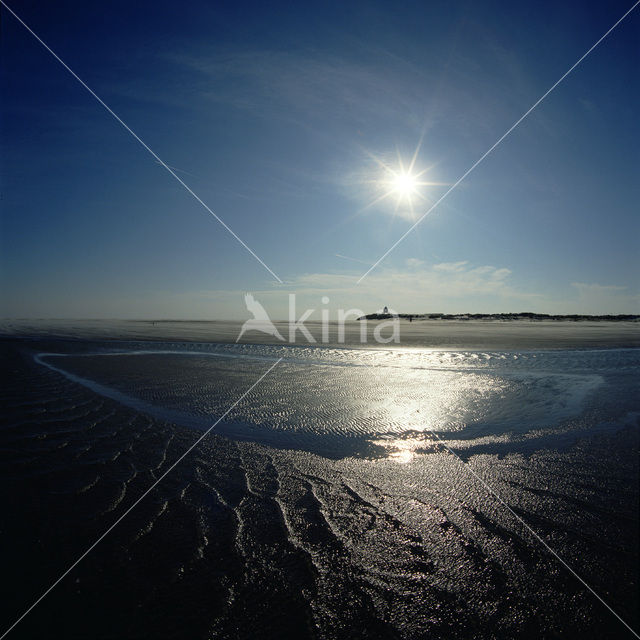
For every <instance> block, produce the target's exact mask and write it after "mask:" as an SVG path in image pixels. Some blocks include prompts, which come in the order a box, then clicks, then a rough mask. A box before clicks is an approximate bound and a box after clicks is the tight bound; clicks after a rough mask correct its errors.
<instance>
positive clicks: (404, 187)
mask: <svg viewBox="0 0 640 640" xmlns="http://www.w3.org/2000/svg"><path fill="white" fill-rule="evenodd" d="M421 145H422V139H420V141H419V142H418V145H417V147H416V150H415V151H414V153H413V155H412V156H410V157H409V158H407V157H404V158H403V156H402V155H401V153H400V151H399V150H398V149H396V157H395V158H393V157H392V156H391V154H386V155H378V154H374V153H371V152H368V151H366V153H367V155H368V156H369V158H370V159H371V160H373V161H374V163H375V164H376V165H377V168H376V169H374V170H373V171H372V172H371V174H369V175H370V178H369V179H367V180H366V181H365V182H366V184H369V185H371V186H372V187H373V190H374V194H375V196H374V198H373V200H371V201H370V202H369V203H368V204H367V205H366V206H365V207H364V209H369V208H371V207H377V206H379V205H380V204H381V203H382V202H385V201H386V203H389V204H391V208H390V209H391V211H392V212H393V215H394V216H395V215H399V216H401V217H404V218H407V219H410V220H413V219H415V217H416V215H417V212H416V205H418V206H419V205H420V203H421V202H424V201H428V200H429V192H431V191H432V189H433V187H440V186H442V185H444V184H445V183H443V182H432V181H430V180H426V179H425V178H427V175H426V174H428V173H430V172H431V170H432V169H433V167H434V166H435V165H431V166H429V167H426V168H423V169H418V167H417V164H418V155H419V153H420V148H421Z"/></svg>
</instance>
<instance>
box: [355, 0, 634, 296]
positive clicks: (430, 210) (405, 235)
mask: <svg viewBox="0 0 640 640" xmlns="http://www.w3.org/2000/svg"><path fill="white" fill-rule="evenodd" d="M639 4H640V0H638V1H637V2H636V3H635V4H634V5H633V6H632V7H631V9H629V10H628V11H627V12H626V13H625V14H624V15H623V16H622V17H621V18H620V19H619V20H618V21H617V22H616V23H615V24H614V25H613V26H612V27H610V28H609V30H608V31H607V32H606V33H605V34H604V35H603V36H601V37H600V39H599V40H598V41H597V42H596V43H595V44H594V45H593V46H592V47H591V48H590V49H589V50H588V51H587V52H586V53H585V54H583V55H582V57H581V58H579V59H578V61H577V62H576V63H575V64H574V65H573V66H572V67H571V68H570V69H569V70H568V71H566V72H565V73H564V74H563V75H562V77H561V78H560V79H559V80H558V81H556V82H555V84H553V85H552V86H551V87H550V88H549V89H547V91H546V92H545V93H543V94H542V96H541V97H540V98H538V100H536V102H534V103H533V105H531V107H529V109H527V111H525V113H524V114H523V115H522V116H520V118H518V120H516V121H515V122H514V123H513V124H512V125H511V127H509V129H507V131H506V132H505V133H503V134H502V136H501V137H500V138H498V140H497V141H496V142H494V143H493V145H492V146H491V147H489V149H488V150H487V151H485V153H484V154H483V155H482V156H481V157H480V158H479V159H478V160H476V161H475V162H474V163H473V164H472V165H471V166H470V167H469V168H468V169H467V170H466V171H465V172H464V173H463V174H462V175H461V176H460V177H459V178H458V179H457V180H456V181H455V182H454V183H453V185H452V186H451V188H450V189H448V190H447V191H446V192H445V194H444V195H443V196H440V198H438V200H436V201H435V203H434V204H432V205H431V206H430V207H429V209H427V211H426V212H425V213H423V214H422V216H420V218H418V220H416V222H414V223H413V224H412V225H411V226H410V227H409V229H408V230H407V231H405V232H404V233H403V234H402V235H401V236H400V238H399V239H398V240H396V242H395V243H394V244H393V245H391V248H390V249H388V250H387V251H386V252H385V253H383V254H382V256H380V258H379V259H378V260H377V261H376V262H374V263H373V264H372V265H371V267H369V269H368V270H367V271H366V272H365V273H364V275H362V276H361V277H360V279H359V280H358V282H357V283H356V284H360V283H361V282H362V281H363V280H364V279H365V278H366V277H367V276H368V275H369V274H370V273H371V272H372V271H373V270H374V269H375V268H376V267H377V266H378V265H379V264H380V263H381V262H382V261H383V260H384V259H385V258H386V257H387V256H388V255H389V254H390V253H391V252H392V251H393V250H394V249H395V248H396V247H397V246H398V245H399V244H400V243H401V242H402V241H403V240H404V239H405V238H406V237H407V236H408V235H409V234H410V233H411V232H412V231H413V230H414V229H415V228H416V227H417V226H418V225H419V224H420V223H421V222H422V221H423V220H424V219H425V218H426V217H427V216H428V215H429V214H430V213H431V212H432V211H433V210H434V209H435V208H436V207H437V206H438V205H439V204H440V203H441V202H442V201H443V200H444V199H445V198H446V197H447V196H448V195H449V194H450V193H451V192H452V191H453V190H454V189H455V188H456V187H457V186H458V185H459V184H460V183H461V182H462V181H463V180H464V179H465V178H466V177H467V176H468V175H469V174H470V173H471V172H472V171H473V170H474V169H475V168H476V167H477V166H478V165H479V164H480V163H481V162H482V161H483V160H484V159H485V158H486V157H487V156H488V155H489V154H490V153H491V152H492V151H493V150H494V149H495V148H496V147H497V146H498V145H499V144H500V143H501V142H502V141H503V140H504V139H505V138H506V137H507V136H508V135H509V134H510V133H511V132H512V131H513V130H514V129H515V128H516V127H517V126H518V125H519V124H520V123H521V122H522V121H523V120H524V119H525V118H526V117H527V116H528V115H529V114H530V113H531V112H532V111H533V110H534V109H535V108H536V107H537V106H538V105H539V104H540V103H541V102H542V101H543V100H544V99H545V98H546V97H547V96H548V95H549V94H550V93H551V92H552V91H553V90H554V89H555V88H556V87H557V86H558V85H559V84H560V83H561V82H562V81H563V80H564V79H565V78H566V77H567V76H568V75H569V74H570V73H571V72H572V71H573V70H574V69H575V68H576V67H577V66H578V65H579V64H580V63H581V62H582V61H583V60H584V59H585V58H586V57H587V56H588V55H589V54H590V53H591V52H592V51H593V50H594V49H595V48H596V47H597V46H598V45H599V44H600V43H601V42H602V41H603V40H604V39H605V38H606V37H607V36H608V35H609V34H610V33H611V32H612V31H613V30H614V29H615V28H616V27H617V26H618V25H619V24H620V23H621V22H622V21H623V20H624V19H625V18H626V17H627V16H628V15H629V14H630V13H631V12H632V11H633V10H634V9H635V8H636V7H637V6H638V5H639Z"/></svg>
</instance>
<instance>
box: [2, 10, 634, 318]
mask: <svg viewBox="0 0 640 640" xmlns="http://www.w3.org/2000/svg"><path fill="white" fill-rule="evenodd" d="M9 4H10V3H9ZM631 4H632V3H631V2H617V1H612V2H575V3H574V2H571V3H557V2H538V3H525V2H517V3H507V2H450V1H447V2H428V3H421V2H415V3H409V2H394V3H390V2H380V3H375V2H366V3H358V2H352V3H318V4H317V5H314V4H312V3H262V2H261V3H254V4H251V3H245V4H239V3H206V2H190V3H187V4H186V5H180V4H179V3H174V2H171V3H170V2H153V3H151V2H149V3H146V2H140V3H129V2H127V3H125V2H107V3H101V4H99V5H97V4H94V3H86V2H84V3H83V2H64V1H63V2H56V3H45V2H19V3H14V5H11V4H10V6H12V8H13V9H14V10H15V11H16V12H17V13H18V14H19V15H20V16H21V17H22V18H23V19H24V20H25V22H27V24H29V25H30V26H31V28H32V29H33V30H34V31H35V32H36V33H37V34H38V35H39V36H40V37H41V38H42V39H43V40H44V41H45V42H46V43H47V44H48V45H49V46H50V47H51V48H52V49H53V50H54V51H56V53H57V54H58V55H59V56H60V57H61V58H62V59H63V60H64V61H65V62H66V63H67V64H68V65H69V66H70V67H71V68H72V69H73V70H74V71H75V72H76V73H77V74H78V75H79V76H80V77H81V78H82V79H83V80H84V81H85V82H86V83H87V84H88V85H89V86H91V87H92V89H93V90H94V91H95V92H96V93H97V94H98V95H100V96H101V97H102V98H103V99H104V100H105V102H106V103H107V104H108V105H109V106H110V107H111V108H112V109H113V110H114V111H115V112H116V113H118V115H119V116H120V117H121V118H122V119H123V120H124V121H125V122H127V124H128V125H129V126H130V127H131V128H132V129H133V130H134V131H135V132H136V133H137V134H138V135H139V136H140V137H141V138H142V139H143V140H144V141H145V142H146V143H147V144H148V145H149V146H150V147H151V148H152V149H153V150H154V151H155V152H156V153H157V154H158V155H159V156H160V157H161V158H162V159H163V160H164V161H165V162H167V163H168V164H169V165H171V166H173V167H176V168H178V169H180V171H181V172H180V173H179V174H178V175H180V177H181V178H182V179H184V180H185V182H187V183H188V184H189V185H190V186H191V188H192V189H193V190H194V191H195V192H196V193H197V194H198V195H199V196H200V197H201V198H202V199H203V200H204V201H205V202H206V203H207V204H208V205H209V206H210V207H211V208H212V209H213V210H214V211H215V212H216V213H217V214H218V215H219V216H220V217H221V218H223V219H224V220H225V222H227V224H229V225H230V226H231V227H232V228H233V229H234V231H235V232H236V233H237V234H238V235H239V236H240V237H241V238H242V239H243V240H244V241H245V242H246V243H247V244H248V245H249V246H250V247H251V248H252V249H253V250H254V251H255V252H256V253H257V254H258V255H259V256H260V257H261V258H262V259H263V260H264V261H265V262H266V263H267V264H268V265H269V266H270V267H271V269H273V270H274V271H275V273H277V274H278V275H279V276H280V278H282V280H284V281H285V285H279V284H276V283H274V279H273V277H272V276H270V274H269V273H268V272H267V271H266V270H265V269H264V268H263V267H262V266H261V265H260V264H259V263H258V262H257V261H255V260H254V259H253V258H252V257H251V256H250V255H249V254H248V253H247V252H246V250H245V249H243V248H242V247H241V246H240V245H239V244H238V243H237V241H236V240H234V239H233V238H232V237H231V236H230V235H229V234H228V233H227V232H226V231H225V230H224V229H223V228H222V227H221V226H220V225H219V224H218V223H217V222H216V221H215V220H214V219H213V218H212V217H211V216H210V215H209V214H208V213H207V212H206V211H205V210H204V209H203V208H202V207H201V205H199V204H198V203H197V202H196V201H195V200H194V199H193V198H192V197H191V196H190V195H189V194H188V193H187V192H186V191H185V190H184V189H183V188H182V187H181V186H180V185H179V184H178V183H177V182H176V181H175V180H174V179H173V178H172V177H171V176H170V175H169V174H168V173H167V172H166V171H165V170H164V169H163V168H162V167H161V166H159V165H158V164H157V163H156V162H155V161H154V160H153V158H152V157H150V156H149V155H148V154H147V152H146V151H144V149H142V147H140V145H139V144H138V143H137V142H136V141H135V140H134V139H133V138H132V137H131V136H130V135H129V134H128V133H127V132H126V131H125V130H124V129H123V128H122V127H121V126H120V125H119V124H118V123H117V122H116V121H115V120H114V119H113V118H112V117H111V116H110V115H109V114H108V113H107V112H106V111H105V110H104V109H103V108H102V107H101V106H100V105H99V104H98V103H97V102H96V101H95V100H94V99H93V98H92V97H91V96H90V95H89V94H88V93H87V92H86V91H85V89H83V88H82V87H81V86H80V84H78V82H77V81H76V80H74V79H73V77H71V75H69V73H68V72H66V71H65V70H64V69H63V68H62V67H61V66H60V64H59V63H58V62H56V61H55V59H54V58H52V57H51V55H50V54H49V53H47V52H46V51H45V50H44V49H43V48H42V46H41V45H40V44H38V43H37V41H36V40H35V39H34V38H33V37H32V36H31V35H30V34H29V33H28V32H27V31H26V30H25V29H24V28H23V27H22V26H21V25H20V24H19V23H17V22H16V21H15V19H14V18H13V17H11V16H10V15H9V14H8V13H7V12H6V11H5V10H4V9H3V10H2V12H1V13H2V24H1V31H0V33H1V37H2V79H1V81H2V85H1V89H2V200H0V205H1V207H2V231H1V234H2V235H1V239H2V259H1V266H2V271H1V277H2V291H3V295H2V299H3V304H2V309H0V315H3V316H9V317H125V318H126V317H171V318H190V317H196V318H229V317H243V315H244V314H245V312H244V306H243V302H242V296H241V293H242V292H243V291H253V292H255V293H256V295H257V296H258V298H260V299H261V300H262V301H263V303H264V304H265V306H267V307H268V308H271V310H272V312H273V313H275V314H276V315H282V314H284V308H285V307H284V305H285V304H286V299H287V298H286V294H287V293H289V292H296V293H298V294H299V296H300V305H306V304H309V305H311V306H318V304H319V298H320V296H322V295H328V296H329V297H330V298H331V305H330V306H334V307H337V306H346V307H350V306H357V307H360V308H363V309H364V310H366V311H371V310H374V309H376V308H378V307H379V306H382V305H383V304H389V305H390V306H392V307H394V308H397V309H399V310H402V311H405V310H406V311H416V312H419V311H478V312H481V311H510V310H515V311H520V310H537V311H544V312H586V313H604V312H611V313H619V312H636V313H637V312H639V309H640V297H639V288H640V287H639V281H640V279H639V271H640V268H639V261H638V257H637V253H638V252H637V247H638V240H639V238H640V224H639V222H638V214H637V210H638V201H639V198H638V196H639V193H638V192H639V186H638V179H637V176H638V169H639V168H640V154H639V152H638V148H639V146H640V145H639V144H638V142H639V134H640V130H639V125H638V118H637V114H638V109H639V106H640V89H639V82H638V68H639V63H640V53H639V48H638V42H639V36H640V8H638V9H636V10H635V11H634V12H633V13H632V14H631V15H630V16H629V17H628V18H627V19H626V20H625V22H623V23H622V24H621V25H620V26H619V27H618V28H617V29H616V30H615V31H614V32H613V33H612V34H611V36H610V37H609V38H607V39H606V40H605V41H604V42H603V43H602V44H601V45H600V47H598V48H597V49H596V50H595V51H594V52H593V53H592V54H591V56H589V57H588V58H587V59H586V60H585V61H584V63H583V64H582V65H581V66H580V67H579V68H578V69H577V70H576V71H575V72H574V73H573V74H572V75H571V76H569V77H568V78H567V80H566V81H565V82H564V83H563V84H562V85H560V86H559V87H558V88H557V89H556V90H555V92H554V93H552V94H551V95H550V96H549V97H548V98H547V99H546V100H545V102H543V103H542V104H541V105H540V107H538V109H536V111H534V112H533V113H532V115H531V116H530V117H529V118H528V119H527V120H525V121H524V122H523V123H522V124H521V125H520V127H518V129H516V130H515V131H514V132H513V134H512V135H511V136H510V137H509V138H508V139H507V140H505V142H504V143H503V144H502V145H501V146H500V147H499V148H497V149H496V151H495V152H494V153H493V154H492V155H491V156H489V157H488V158H487V159H486V160H485V161H484V162H483V163H482V164H481V165H480V166H479V167H478V168H477V169H476V170H475V171H474V173H472V174H471V175H470V176H469V177H468V178H467V180H466V181H465V182H464V183H463V184H461V185H460V187H459V188H458V189H456V190H455V191H454V192H453V193H452V194H451V195H450V196H449V197H448V199H447V200H446V201H445V202H443V203H442V205H440V206H439V207H438V208H437V209H436V210H435V211H434V212H433V213H432V214H431V215H429V216H428V217H427V218H426V219H425V220H424V221H423V222H422V224H421V225H420V226H419V227H418V228H417V229H416V230H415V231H414V232H413V233H412V234H411V235H410V236H409V237H408V238H407V240H406V241H405V242H403V243H402V244H401V245H400V246H399V247H398V248H397V249H396V250H395V251H394V252H393V253H392V254H391V255H390V256H389V257H388V258H387V259H386V260H385V261H384V262H383V263H382V264H381V265H380V266H379V267H378V269H376V270H375V271H374V272H372V274H371V275H370V276H369V277H368V278H367V279H365V280H364V281H363V283H362V284H360V285H356V281H357V279H358V277H359V276H360V275H362V273H364V271H366V269H367V264H371V263H373V262H375V261H376V260H377V259H378V258H379V257H380V256H381V255H382V254H383V253H384V252H385V251H386V250H387V249H388V248H389V246H390V245H391V244H392V243H393V242H395V240H397V238H398V237H400V236H401V235H402V233H403V232H404V231H405V230H406V229H407V228H408V227H409V226H410V225H411V219H410V218H411V216H410V212H408V211H406V210H404V209H403V208H402V207H401V209H400V210H399V211H397V212H395V213H394V208H395V207H394V202H393V199H387V200H385V201H383V202H381V203H379V204H377V205H374V206H370V207H367V205H368V204H369V203H370V202H371V201H372V200H374V199H375V197H376V195H377V190H378V189H379V185H376V183H375V181H376V180H377V179H378V177H379V171H378V169H377V168H376V164H375V162H373V161H372V156H375V157H377V158H383V159H386V160H389V161H391V162H396V160H395V158H396V154H397V153H398V152H399V153H400V155H401V157H403V158H404V159H408V158H410V157H411V155H412V153H413V151H414V150H415V148H416V145H417V144H418V141H419V140H420V138H421V137H423V143H422V147H421V149H420V153H419V155H418V158H417V163H416V164H417V167H419V168H421V169H422V168H426V167H431V169H430V171H429V172H428V173H427V174H426V179H428V180H429V181H433V182H440V183H449V184H450V183H453V182H455V181H456V180H457V179H458V178H459V177H460V175H461V174H462V173H464V171H465V170H466V169H467V168H468V167H469V166H470V165H471V164H472V163H473V162H475V160H477V159H478V158H479V157H480V156H481V155H482V154H483V153H484V152H485V151H486V150H487V148H489V147H490V146H491V145H492V144H493V143H494V142H495V141H496V139H497V138H499V137H500V136H501V135H502V134H503V133H504V132H505V131H506V129H508V127H509V126H510V125H511V124H513V122H514V121H515V120H516V119H517V118H518V117H520V116H521V115H522V113H524V112H525V111H526V110H527V109H528V108H529V106H531V104H533V103H534V102H535V101H536V100H537V99H538V98H539V97H540V96H541V95H542V94H543V93H544V92H545V91H546V90H547V89H548V88H549V87H550V86H551V85H552V84H553V83H554V82H555V81H556V80H557V79H558V78H559V77H560V76H561V75H562V74H563V73H564V72H565V71H566V70H567V69H568V68H569V67H570V66H571V65H572V64H573V63H574V62H575V61H576V60H577V59H578V58H579V57H580V56H581V55H582V54H583V53H584V52H585V51H586V50H587V49H588V48H589V47H590V46H591V45H592V44H593V43H594V42H595V41H596V40H597V39H598V38H599V37H600V36H601V35H602V34H603V33H604V32H605V31H606V30H607V29H608V28H609V27H610V26H611V25H612V24H613V23H614V22H615V21H616V20H617V19H618V18H619V17H620V16H621V15H622V14H623V13H624V12H625V11H626V10H627V9H629V7H630V6H631ZM446 189H447V187H446V186H432V187H427V188H425V189H424V190H423V195H424V196H425V198H426V199H425V201H423V202H422V203H421V204H419V205H418V207H417V211H416V213H421V212H423V211H425V210H426V209H427V208H428V206H429V202H433V201H435V200H436V199H437V198H438V197H439V196H440V195H441V194H442V193H443V192H444V191H445V190H446ZM336 254H339V255H340V256H346V257H347V258H350V259H346V258H343V257H338V255H336ZM358 261H361V262H358Z"/></svg>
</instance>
